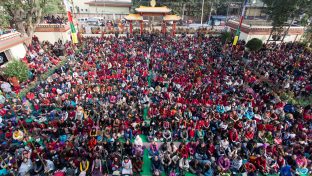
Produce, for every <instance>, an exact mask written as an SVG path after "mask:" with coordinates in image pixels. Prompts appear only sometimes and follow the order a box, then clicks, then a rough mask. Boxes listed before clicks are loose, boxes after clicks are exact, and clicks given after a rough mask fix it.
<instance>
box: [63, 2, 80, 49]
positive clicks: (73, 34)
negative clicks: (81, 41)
mask: <svg viewBox="0 0 312 176" xmlns="http://www.w3.org/2000/svg"><path fill="white" fill-rule="evenodd" d="M63 1H64V5H65V7H66V11H67V17H68V22H69V26H70V31H71V38H72V43H73V44H77V43H78V38H77V32H76V28H75V25H74V22H73V16H72V12H71V8H70V7H71V6H72V4H70V2H69V1H68V0H63Z"/></svg>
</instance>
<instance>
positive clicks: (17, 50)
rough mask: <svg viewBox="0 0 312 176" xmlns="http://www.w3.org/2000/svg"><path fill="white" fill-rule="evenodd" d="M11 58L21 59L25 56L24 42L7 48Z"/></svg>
mask: <svg viewBox="0 0 312 176" xmlns="http://www.w3.org/2000/svg"><path fill="white" fill-rule="evenodd" d="M9 52H10V56H11V58H9V59H22V58H24V57H25V56H26V48H25V46H24V44H22V43H21V44H18V45H15V46H13V47H11V48H10V49H9Z"/></svg>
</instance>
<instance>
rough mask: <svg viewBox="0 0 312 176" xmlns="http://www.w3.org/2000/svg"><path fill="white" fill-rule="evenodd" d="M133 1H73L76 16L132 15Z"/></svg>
mask: <svg viewBox="0 0 312 176" xmlns="http://www.w3.org/2000/svg"><path fill="white" fill-rule="evenodd" d="M131 6H132V2H131V0H73V11H74V13H76V14H103V15H104V14H124V15H127V14H129V13H130V8H131Z"/></svg>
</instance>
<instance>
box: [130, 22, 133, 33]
mask: <svg viewBox="0 0 312 176" xmlns="http://www.w3.org/2000/svg"><path fill="white" fill-rule="evenodd" d="M129 22H130V34H131V35H132V34H133V25H132V21H129Z"/></svg>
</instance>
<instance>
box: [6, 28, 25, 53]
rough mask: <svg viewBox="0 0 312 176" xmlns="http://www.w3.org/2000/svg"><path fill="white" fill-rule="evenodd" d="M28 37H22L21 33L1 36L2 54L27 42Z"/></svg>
mask: <svg viewBox="0 0 312 176" xmlns="http://www.w3.org/2000/svg"><path fill="white" fill-rule="evenodd" d="M27 39H28V38H27V37H22V36H21V33H19V32H11V33H8V34H4V35H1V36H0V52H3V51H5V50H8V49H9V48H11V47H13V46H16V45H18V44H20V43H23V42H24V41H26V40H27Z"/></svg>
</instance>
